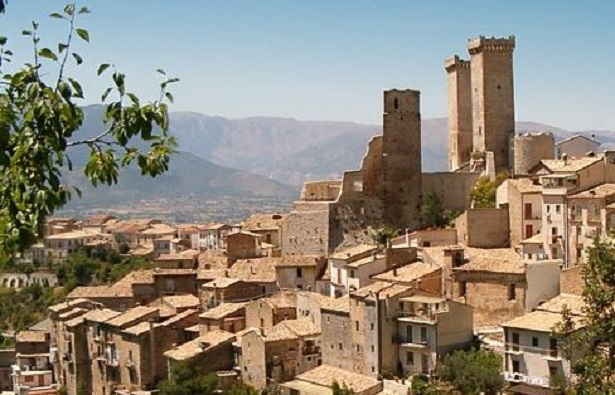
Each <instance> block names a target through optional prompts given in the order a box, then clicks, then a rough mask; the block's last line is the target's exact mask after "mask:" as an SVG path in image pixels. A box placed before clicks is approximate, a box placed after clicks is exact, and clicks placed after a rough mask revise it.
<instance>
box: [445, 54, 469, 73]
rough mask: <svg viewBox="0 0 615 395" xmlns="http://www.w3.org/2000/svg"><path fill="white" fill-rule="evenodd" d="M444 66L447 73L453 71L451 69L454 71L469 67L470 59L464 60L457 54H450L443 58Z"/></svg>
mask: <svg viewBox="0 0 615 395" xmlns="http://www.w3.org/2000/svg"><path fill="white" fill-rule="evenodd" d="M444 68H445V69H446V71H448V72H449V73H450V72H453V71H456V70H459V69H469V68H470V61H469V60H465V59H461V58H460V57H459V56H457V55H455V56H451V57H450V58H446V60H444Z"/></svg>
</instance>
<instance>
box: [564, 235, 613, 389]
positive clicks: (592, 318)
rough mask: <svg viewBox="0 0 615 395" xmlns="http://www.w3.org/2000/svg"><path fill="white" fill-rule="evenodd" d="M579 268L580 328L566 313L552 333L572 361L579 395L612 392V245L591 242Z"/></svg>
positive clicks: (602, 241)
mask: <svg viewBox="0 0 615 395" xmlns="http://www.w3.org/2000/svg"><path fill="white" fill-rule="evenodd" d="M588 252H589V254H588V259H587V263H586V264H585V265H584V266H583V269H582V271H583V280H584V285H585V288H584V290H583V301H584V302H585V305H586V307H585V310H584V315H585V317H586V318H585V320H584V322H583V324H584V328H583V330H581V331H575V329H577V328H575V325H574V323H573V321H572V318H571V314H570V311H569V310H567V309H566V310H564V311H563V320H562V322H560V323H559V324H558V325H557V326H556V328H555V332H556V334H557V335H558V337H559V338H560V340H559V344H560V347H561V348H562V351H563V352H564V354H565V357H566V358H567V359H569V360H571V362H572V373H573V374H574V376H575V380H573V383H572V387H573V389H574V390H576V391H577V393H579V394H610V393H615V347H614V346H613V345H614V344H615V308H614V306H615V244H613V242H612V241H608V240H600V239H596V240H594V244H593V245H592V246H591V247H590V248H589V249H588Z"/></svg>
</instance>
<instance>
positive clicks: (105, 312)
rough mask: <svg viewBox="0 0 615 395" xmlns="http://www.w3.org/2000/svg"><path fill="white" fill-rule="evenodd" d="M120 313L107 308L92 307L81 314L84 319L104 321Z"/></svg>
mask: <svg viewBox="0 0 615 395" xmlns="http://www.w3.org/2000/svg"><path fill="white" fill-rule="evenodd" d="M120 314H121V313H119V312H117V311H113V310H109V309H94V310H90V311H88V312H87V313H85V314H84V315H83V318H84V319H85V320H86V321H92V322H105V321H107V320H110V319H112V318H113V317H117V316H118V315H120Z"/></svg>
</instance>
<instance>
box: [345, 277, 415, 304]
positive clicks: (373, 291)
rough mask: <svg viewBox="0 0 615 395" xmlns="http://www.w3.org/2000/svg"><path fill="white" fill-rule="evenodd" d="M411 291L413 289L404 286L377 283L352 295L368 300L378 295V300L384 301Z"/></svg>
mask: <svg viewBox="0 0 615 395" xmlns="http://www.w3.org/2000/svg"><path fill="white" fill-rule="evenodd" d="M411 289H413V288H412V287H409V286H406V285H402V284H395V283H388V282H383V281H377V282H375V283H373V284H370V285H368V286H365V287H361V288H359V289H358V290H356V291H354V292H352V295H354V296H358V297H361V298H366V297H369V296H371V295H373V296H374V297H375V296H376V295H378V299H380V300H383V299H387V298H390V297H395V296H397V295H399V294H402V293H404V292H406V291H408V290H411Z"/></svg>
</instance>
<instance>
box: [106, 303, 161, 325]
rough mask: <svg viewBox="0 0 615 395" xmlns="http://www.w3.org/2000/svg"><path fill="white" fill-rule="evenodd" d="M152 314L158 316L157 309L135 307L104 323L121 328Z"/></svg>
mask: <svg viewBox="0 0 615 395" xmlns="http://www.w3.org/2000/svg"><path fill="white" fill-rule="evenodd" d="M154 313H156V314H155V315H158V314H157V313H158V309H157V308H155V307H147V306H137V307H133V308H132V309H129V310H126V311H125V312H124V313H122V314H120V315H118V316H116V317H113V318H111V319H110V320H108V321H106V322H105V323H106V324H107V325H112V326H117V327H120V328H122V327H124V326H126V325H129V324H133V323H135V322H137V321H140V320H143V319H146V317H148V316H151V315H153V314H154Z"/></svg>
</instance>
